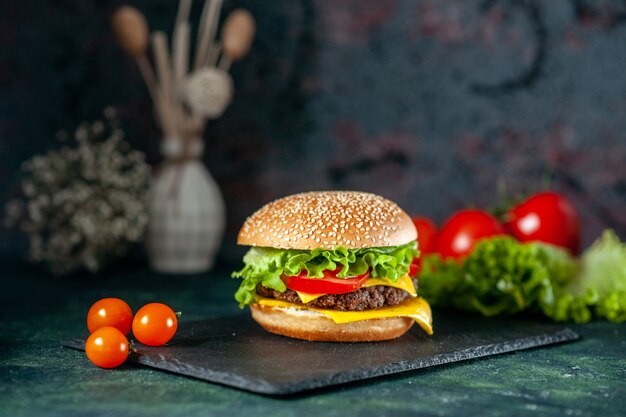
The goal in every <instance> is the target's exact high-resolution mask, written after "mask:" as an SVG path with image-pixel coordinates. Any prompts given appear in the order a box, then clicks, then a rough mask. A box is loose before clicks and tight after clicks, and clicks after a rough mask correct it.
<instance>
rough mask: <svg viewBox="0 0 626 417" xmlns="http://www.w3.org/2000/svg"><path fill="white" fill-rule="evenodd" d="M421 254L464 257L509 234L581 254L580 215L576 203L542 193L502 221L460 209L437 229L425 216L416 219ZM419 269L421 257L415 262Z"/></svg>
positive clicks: (531, 198) (507, 214)
mask: <svg viewBox="0 0 626 417" xmlns="http://www.w3.org/2000/svg"><path fill="white" fill-rule="evenodd" d="M413 222H414V223H415V227H416V228H417V235H418V237H417V241H418V245H419V249H420V252H421V253H422V255H426V254H429V253H438V254H440V255H441V256H442V257H443V258H453V259H461V258H463V257H464V256H466V255H468V254H469V253H470V252H471V251H472V250H473V249H474V246H475V245H476V242H478V241H480V240H481V239H484V238H488V237H492V236H497V235H504V234H508V235H511V236H513V237H515V238H516V239H517V240H519V241H520V242H534V241H536V242H544V243H550V244H553V245H556V246H560V247H563V248H565V249H567V250H569V251H570V252H571V253H572V254H574V255H576V254H578V252H579V250H580V218H579V216H578V212H577V211H576V208H575V207H574V205H573V204H572V203H571V202H570V201H569V200H568V199H567V198H566V197H564V196H563V195H561V194H558V193H556V192H550V191H546V192H541V193H537V194H534V195H532V196H531V197H529V198H528V199H526V200H525V201H523V202H521V203H519V204H517V205H515V206H514V207H512V208H511V209H510V210H508V211H507V213H506V214H505V215H504V216H503V221H502V222H500V221H499V220H498V219H497V218H495V217H494V216H492V215H491V214H489V213H487V212H485V211H482V210H461V211H458V212H456V213H455V214H453V215H452V217H450V218H449V219H448V220H447V221H446V222H445V223H444V224H443V226H442V227H441V229H439V230H437V227H436V226H435V224H434V223H433V222H432V221H431V220H429V219H427V218H425V217H415V218H414V219H413ZM414 265H416V268H417V269H415V268H413V269H412V270H415V271H417V270H419V260H417V261H416V262H414Z"/></svg>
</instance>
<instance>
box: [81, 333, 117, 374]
mask: <svg viewBox="0 0 626 417" xmlns="http://www.w3.org/2000/svg"><path fill="white" fill-rule="evenodd" d="M85 353H86V354H87V357H88V358H89V360H90V361H91V362H93V363H94V365H97V366H99V367H100V368H115V367H118V366H120V365H121V364H123V363H124V361H125V360H126V358H128V339H126V336H124V335H123V334H122V332H120V331H119V330H118V329H116V328H115V327H101V328H99V329H98V330H96V331H95V332H93V333H92V334H91V336H89V338H88V339H87V341H86V342H85Z"/></svg>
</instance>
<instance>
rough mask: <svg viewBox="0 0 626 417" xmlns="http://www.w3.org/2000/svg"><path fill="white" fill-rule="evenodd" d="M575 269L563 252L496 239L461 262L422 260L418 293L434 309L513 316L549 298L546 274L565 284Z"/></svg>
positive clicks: (549, 278) (548, 280)
mask: <svg viewBox="0 0 626 417" xmlns="http://www.w3.org/2000/svg"><path fill="white" fill-rule="evenodd" d="M575 270H576V262H575V260H573V259H572V258H571V257H569V255H568V254H567V252H565V251H564V250H561V249H558V248H556V247H548V246H547V245H542V244H537V243H532V244H521V243H519V242H517V241H516V240H515V239H513V238H511V237H496V238H491V239H485V240H483V241H481V242H479V243H478V244H477V246H476V248H475V249H474V251H473V252H472V253H471V254H470V255H469V256H468V257H467V258H465V259H464V261H463V262H462V263H460V264H458V263H457V262H456V261H454V260H450V259H448V260H442V259H440V258H439V257H438V256H427V257H426V258H425V259H424V260H423V266H422V272H421V273H420V277H419V284H420V294H421V295H422V296H423V297H424V298H426V300H428V301H429V302H432V303H433V304H434V305H444V306H451V307H455V308H459V309H463V310H471V311H478V312H480V313H481V314H483V315H485V316H495V315H498V314H513V313H517V312H519V311H522V310H525V309H527V308H532V307H534V306H536V304H537V301H538V300H543V299H549V298H550V297H551V295H550V290H551V276H553V275H554V276H555V277H559V279H561V280H565V279H567V276H569V275H570V274H572V273H573V272H574V271H575Z"/></svg>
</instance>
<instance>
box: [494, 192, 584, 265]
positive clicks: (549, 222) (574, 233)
mask: <svg viewBox="0 0 626 417" xmlns="http://www.w3.org/2000/svg"><path fill="white" fill-rule="evenodd" d="M505 220H506V221H505V223H504V226H505V227H506V229H507V231H508V232H509V233H510V234H511V235H513V236H515V238H516V239H517V240H519V241H520V242H530V241H539V242H545V243H551V244H553V245H557V246H561V247H564V248H566V249H569V250H570V252H571V253H572V254H574V255H577V254H578V251H579V250H580V217H579V215H578V212H577V211H576V207H574V205H573V204H572V203H571V202H570V201H569V200H568V199H567V198H566V197H565V196H563V195H561V194H558V193H555V192H542V193H538V194H535V195H533V196H531V197H530V198H528V199H527V200H526V201H524V202H522V203H520V204H518V205H516V206H515V207H513V209H512V210H510V211H509V212H508V213H507V214H506V218H505Z"/></svg>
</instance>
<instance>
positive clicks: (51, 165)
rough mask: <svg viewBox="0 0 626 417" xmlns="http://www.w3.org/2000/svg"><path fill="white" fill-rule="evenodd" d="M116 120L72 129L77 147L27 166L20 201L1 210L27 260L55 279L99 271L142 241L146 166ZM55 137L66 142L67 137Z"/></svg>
mask: <svg viewBox="0 0 626 417" xmlns="http://www.w3.org/2000/svg"><path fill="white" fill-rule="evenodd" d="M114 117H115V109H113V108H111V107H108V108H106V109H105V118H106V120H105V122H102V121H96V122H94V123H91V124H89V123H82V124H81V125H80V126H79V127H78V128H77V129H76V131H75V133H74V140H75V143H74V146H72V147H70V145H72V142H71V141H69V142H68V144H67V145H68V146H64V147H62V148H61V149H59V150H54V151H50V152H48V153H47V154H45V155H40V156H35V157H33V158H32V159H30V160H29V161H26V162H25V163H24V164H23V165H22V175H23V179H22V181H21V183H20V190H21V196H20V197H19V198H17V199H15V200H12V201H10V202H9V203H8V204H7V205H6V207H5V219H4V222H5V224H6V225H13V224H19V226H20V228H21V229H22V231H23V232H24V233H26V234H27V235H28V237H29V240H30V252H29V255H30V258H31V259H32V260H33V261H37V262H45V263H46V264H47V265H48V266H49V267H50V269H51V270H52V272H54V273H58V274H63V273H68V272H71V271H75V270H78V269H87V270H89V271H92V272H95V271H98V270H100V269H101V268H102V267H103V266H104V265H105V264H106V263H107V262H108V261H110V260H111V259H113V258H115V257H117V256H120V255H122V254H123V253H124V252H125V250H126V249H127V246H128V244H129V243H130V242H138V241H140V240H141V239H142V238H143V235H144V231H145V228H146V225H147V223H148V209H147V193H148V182H149V179H150V167H149V166H148V165H147V164H146V162H145V156H144V154H143V153H142V152H139V151H136V150H133V149H132V148H131V147H130V146H129V144H128V143H126V142H124V141H123V137H124V134H123V132H122V131H121V130H120V129H119V127H118V123H117V121H116V120H115V119H114ZM56 136H57V138H58V139H59V140H63V141H68V135H67V134H66V133H65V132H61V133H58V134H57V135H56Z"/></svg>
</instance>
